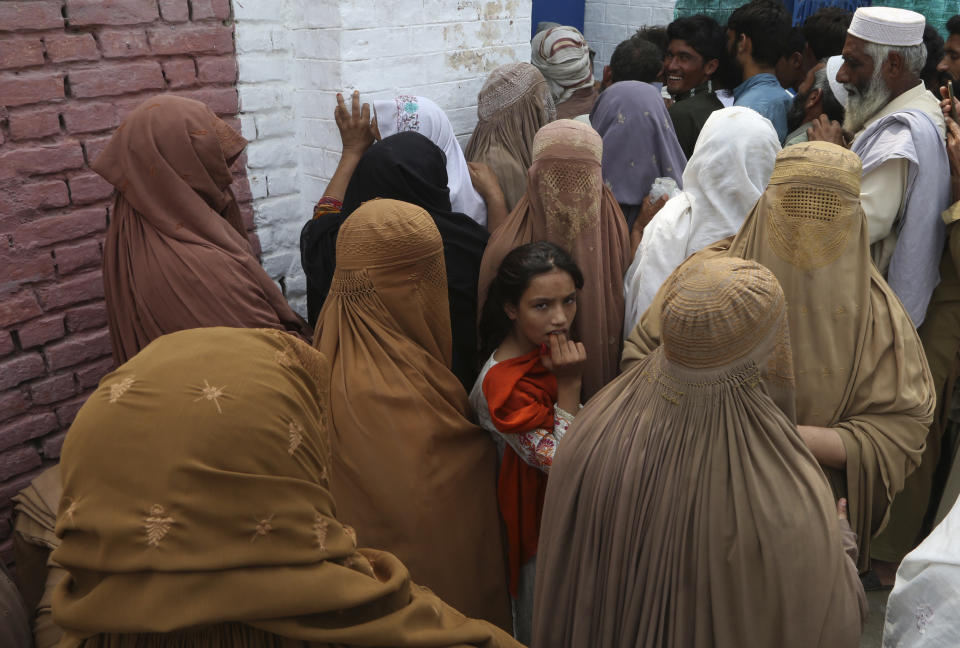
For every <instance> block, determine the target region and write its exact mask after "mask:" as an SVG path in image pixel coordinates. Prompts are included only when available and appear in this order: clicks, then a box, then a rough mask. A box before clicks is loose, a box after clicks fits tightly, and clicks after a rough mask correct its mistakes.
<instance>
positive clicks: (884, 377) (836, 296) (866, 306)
mask: <svg viewBox="0 0 960 648" xmlns="http://www.w3.org/2000/svg"><path fill="white" fill-rule="evenodd" d="M859 195H860V160H859V158H857V156H856V155H855V154H853V153H851V152H849V151H847V150H845V149H843V148H840V147H839V146H836V145H833V144H827V143H824V142H809V143H803V144H796V145H794V146H790V147H788V148H786V149H784V150H783V151H781V152H780V154H779V155H778V156H777V162H776V164H775V166H774V169H773V176H772V177H771V179H770V184H769V186H768V187H767V189H766V191H765V192H764V194H763V195H762V196H761V197H760V200H759V201H758V202H757V205H756V206H755V207H754V208H753V210H752V211H751V212H750V214H749V215H748V216H747V218H746V220H745V221H744V224H743V226H742V227H741V228H740V232H739V233H738V234H737V235H736V236H735V237H734V238H732V239H724V240H723V241H721V242H719V243H717V244H715V245H713V246H712V247H709V248H706V249H704V250H702V251H700V252H698V253H696V254H694V255H693V256H692V257H690V259H688V260H687V262H686V263H693V262H695V261H697V260H703V259H704V258H709V257H712V256H718V255H721V256H723V255H730V256H738V257H741V258H744V259H753V260H755V261H758V262H760V263H762V264H763V265H764V266H766V267H767V268H769V269H770V270H771V271H773V273H774V274H775V275H776V276H777V279H778V280H779V281H780V285H781V286H783V291H784V293H785V294H786V296H787V304H788V305H789V319H790V339H791V346H792V348H793V360H794V367H795V370H796V382H797V423H798V424H799V425H816V426H821V427H832V428H834V429H835V430H836V431H837V433H838V434H839V435H840V438H841V439H842V441H843V446H844V448H845V449H846V454H847V465H846V470H834V469H830V468H825V469H824V471H825V472H826V473H827V477H828V478H829V480H830V482H831V484H832V485H833V488H834V492H835V494H836V495H837V496H845V497H847V498H848V499H849V502H850V524H851V526H852V527H853V530H854V531H855V532H856V533H857V537H858V541H859V543H860V558H859V567H860V569H861V571H862V570H865V569H866V568H867V566H868V564H869V555H870V551H869V544H870V539H871V537H872V536H873V535H875V534H876V533H877V532H878V531H879V530H880V529H882V528H883V525H884V524H886V519H887V514H888V510H889V507H890V502H891V501H892V500H893V497H894V495H896V494H897V493H898V492H900V490H901V489H902V488H903V483H904V480H905V479H906V477H907V475H908V474H910V472H911V471H913V470H914V469H915V468H916V466H917V465H918V464H919V461H920V454H921V452H922V451H923V444H924V439H925V438H926V434H927V428H928V426H929V425H930V421H931V420H932V418H933V409H934V400H935V399H934V391H933V382H932V380H931V377H930V370H929V368H928V367H927V361H926V359H925V358H924V355H923V349H922V348H921V345H920V339H919V337H918V336H917V332H916V330H915V329H914V328H913V324H912V323H911V321H910V317H909V315H907V312H906V311H905V310H904V308H903V305H902V304H901V303H900V301H899V300H898V299H897V297H896V296H895V295H894V294H893V292H892V291H891V290H890V287H889V286H888V285H887V283H886V282H885V281H884V280H883V278H882V277H881V276H880V274H879V273H878V272H877V270H876V268H875V267H874V265H873V263H872V262H871V260H870V249H869V240H868V237H867V224H866V220H865V218H864V215H863V210H862V209H861V207H860V203H859ZM663 297H664V294H663V290H662V289H661V291H660V292H658V293H657V296H656V298H655V299H654V302H653V304H652V305H651V306H650V308H649V309H648V310H647V312H646V313H645V314H644V316H643V317H642V318H641V319H640V323H639V324H638V325H637V327H636V328H635V329H634V330H633V332H632V333H631V334H630V337H629V338H628V339H627V341H626V343H625V345H624V352H623V368H624V369H626V368H627V367H630V366H632V365H633V364H634V363H635V362H637V361H638V360H640V359H641V358H643V357H645V356H646V355H648V354H649V353H650V352H651V351H653V350H654V349H655V348H656V347H657V346H658V345H659V344H660V324H659V318H660V311H661V308H662V304H663Z"/></svg>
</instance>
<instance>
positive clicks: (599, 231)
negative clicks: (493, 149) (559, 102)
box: [479, 119, 633, 399]
mask: <svg viewBox="0 0 960 648" xmlns="http://www.w3.org/2000/svg"><path fill="white" fill-rule="evenodd" d="M602 153H603V140H602V139H600V135H598V134H597V132H596V131H595V130H593V129H592V128H590V127H589V126H587V125H586V124H582V123H580V122H576V121H573V120H571V119H560V120H557V121H555V122H552V123H550V124H547V125H546V126H544V127H543V128H541V129H540V132H538V133H537V136H536V137H535V138H534V140H533V164H532V165H531V166H530V171H529V173H528V174H527V193H526V194H524V196H523V198H522V199H521V200H520V202H519V203H517V206H516V208H515V209H514V210H513V211H512V212H510V215H509V216H508V217H507V220H506V221H505V222H504V223H503V225H501V226H500V227H498V228H497V230H496V231H495V232H494V233H493V234H492V235H491V236H490V241H489V242H488V243H487V249H486V250H485V251H484V253H483V261H482V262H481V263H480V285H479V298H480V304H481V310H482V305H483V303H484V301H485V300H486V297H487V290H488V289H489V287H490V282H491V281H493V278H494V277H495V276H496V275H497V271H498V270H499V268H500V263H501V262H502V261H503V258H504V257H505V256H507V254H508V253H509V252H510V251H511V250H513V249H514V248H517V247H520V246H521V245H524V244H526V243H533V242H534V241H550V242H551V243H555V244H557V245H559V246H560V247H562V248H564V249H565V250H567V251H568V252H570V254H571V255H572V256H573V260H574V261H576V262H577V265H578V266H579V267H580V270H581V271H582V272H583V278H584V283H583V290H581V291H580V293H579V294H578V295H577V318H576V319H575V320H574V322H573V326H572V327H571V333H572V336H573V337H574V339H577V340H580V341H581V342H583V344H584V346H585V347H586V348H587V365H586V369H585V370H584V372H583V398H584V399H587V398H589V397H590V396H592V395H593V394H595V393H596V392H597V391H598V390H599V389H600V388H601V387H603V386H604V385H605V384H607V383H608V382H610V381H611V380H612V379H613V378H614V376H616V375H617V366H618V364H619V362H620V348H621V342H620V340H621V339H622V338H623V335H622V332H623V275H624V274H625V273H626V271H627V268H628V267H629V266H630V262H631V261H632V259H633V255H632V251H631V249H630V236H629V233H628V232H627V225H626V221H625V220H624V218H623V214H622V213H621V211H620V206H619V205H618V204H617V199H616V198H614V196H613V193H612V192H611V191H610V189H609V188H608V187H607V186H606V185H604V184H603V176H602V172H601V168H600V160H601V157H602Z"/></svg>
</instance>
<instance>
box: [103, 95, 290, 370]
mask: <svg viewBox="0 0 960 648" xmlns="http://www.w3.org/2000/svg"><path fill="white" fill-rule="evenodd" d="M246 144H247V142H246V140H244V139H243V138H242V137H240V135H239V134H238V133H237V132H236V131H234V130H233V129H232V128H230V127H229V126H227V125H226V124H225V123H223V121H221V120H220V119H219V118H217V116H216V115H214V114H213V112H212V111H211V110H210V109H209V108H207V107H206V106H204V105H203V104H202V103H200V102H198V101H192V100H190V99H184V98H183V97H175V96H171V95H160V96H157V97H154V98H152V99H149V100H148V101H146V102H145V103H144V104H143V105H141V106H140V107H139V108H137V109H136V110H134V111H133V112H131V113H130V115H129V116H128V117H127V119H126V121H124V123H123V124H121V125H120V127H119V128H118V129H117V131H116V132H115V133H114V134H113V137H111V138H110V142H109V143H108V144H107V146H106V148H105V149H104V150H103V153H101V154H100V155H99V156H98V157H97V159H96V161H95V162H94V163H93V165H92V167H93V170H94V171H96V172H97V173H99V174H100V175H102V176H103V177H104V178H105V179H106V180H107V181H108V182H109V183H110V184H112V185H113V186H114V187H116V188H117V193H116V198H115V199H114V204H113V211H112V215H111V220H110V228H109V229H108V230H107V238H106V241H105V243H104V249H103V280H104V290H105V292H106V299H107V315H108V318H109V323H110V336H111V339H112V341H113V355H114V360H116V361H117V363H121V362H125V361H126V360H128V359H129V358H131V357H132V356H133V355H135V354H136V353H137V352H138V351H139V350H140V349H142V348H143V347H144V346H146V345H147V344H149V343H150V341H151V340H153V339H154V338H157V337H159V336H161V335H164V334H166V333H172V332H174V331H179V330H183V329H188V328H196V327H202V326H237V327H265V328H276V329H280V330H284V329H285V330H288V331H292V332H296V333H298V334H302V335H304V336H307V335H308V333H309V331H308V330H307V329H305V328H304V326H305V325H304V323H303V320H302V319H301V318H300V317H299V316H298V315H297V314H296V313H294V312H293V310H292V309H291V308H290V306H289V305H288V304H287V302H286V300H285V299H284V297H283V295H282V294H281V293H280V290H279V289H278V288H277V286H276V284H274V283H273V281H272V280H271V279H270V277H269V276H267V273H266V272H264V270H263V268H262V267H260V264H259V262H258V261H257V259H256V258H255V257H254V256H253V254H252V253H251V251H250V244H249V242H248V241H247V236H246V233H245V231H244V227H243V221H242V220H241V217H240V211H239V209H238V208H237V204H236V201H235V200H234V197H233V194H232V193H231V192H230V188H229V187H230V182H231V181H232V176H231V174H230V165H231V164H232V163H233V161H234V160H235V159H236V158H237V157H238V156H239V155H240V153H241V152H242V151H243V148H244V147H245V146H246Z"/></svg>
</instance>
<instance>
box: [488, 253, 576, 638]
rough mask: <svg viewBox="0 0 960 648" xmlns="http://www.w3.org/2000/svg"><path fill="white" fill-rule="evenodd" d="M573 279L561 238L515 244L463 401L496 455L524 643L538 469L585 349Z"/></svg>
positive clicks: (546, 468) (568, 412)
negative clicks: (575, 327)
mask: <svg viewBox="0 0 960 648" xmlns="http://www.w3.org/2000/svg"><path fill="white" fill-rule="evenodd" d="M582 287H583V274H582V273H581V272H580V268H578V267H577V264H576V263H575V262H574V261H573V259H572V258H571V257H570V255H569V254H568V253H567V252H566V251H564V250H563V249H562V248H560V247H558V246H557V245H554V244H553V243H548V242H546V241H539V242H536V243H529V244H527V245H522V246H520V247H518V248H516V249H514V250H513V251H511V252H510V253H509V254H507V256H506V257H504V260H503V262H502V263H501V264H500V269H499V270H498V272H497V275H496V277H495V278H494V280H493V282H492V283H491V284H490V290H489V292H488V294H487V300H486V302H485V303H484V305H483V311H482V315H481V319H480V337H481V342H482V352H483V354H484V356H487V357H488V359H487V361H486V363H485V364H484V366H483V369H482V370H481V372H480V377H479V378H478V379H477V382H476V384H475V385H474V386H473V390H472V391H471V393H470V403H471V404H472V405H473V407H474V409H475V410H476V412H477V416H478V418H479V422H480V424H481V425H482V426H483V427H484V429H486V430H488V431H489V432H490V433H491V434H492V435H493V438H494V440H495V441H496V443H497V446H498V448H499V452H500V456H501V465H500V475H499V482H498V484H497V499H498V500H499V504H500V514H501V516H502V517H503V520H504V523H505V525H506V528H507V542H508V547H509V562H510V594H511V596H512V597H513V603H514V606H513V607H514V634H515V636H516V637H517V638H518V639H519V640H520V641H522V642H524V643H529V641H530V624H531V620H532V615H533V576H534V572H535V562H534V557H535V555H536V551H537V536H538V535H539V531H540V513H541V511H542V509H543V495H544V492H545V491H546V486H547V473H549V472H550V466H551V464H552V463H553V456H554V453H555V452H556V449H557V445H558V444H559V443H560V441H561V439H562V438H563V435H564V433H565V432H566V430H567V428H568V427H569V426H570V424H571V423H572V422H573V417H574V414H573V413H574V412H576V411H577V410H578V409H579V408H580V405H579V403H580V388H581V375H582V373H583V368H584V365H585V363H586V359H587V353H586V350H585V348H584V346H583V343H582V342H574V341H573V340H571V339H569V338H568V337H567V336H568V332H569V330H570V326H571V324H572V323H573V318H574V317H575V316H576V314H577V291H578V290H579V289H581V288H582Z"/></svg>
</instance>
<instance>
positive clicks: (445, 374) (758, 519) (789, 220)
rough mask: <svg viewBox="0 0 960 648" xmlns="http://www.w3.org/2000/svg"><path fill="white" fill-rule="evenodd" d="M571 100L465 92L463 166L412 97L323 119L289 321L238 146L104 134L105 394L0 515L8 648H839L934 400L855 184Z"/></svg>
mask: <svg viewBox="0 0 960 648" xmlns="http://www.w3.org/2000/svg"><path fill="white" fill-rule="evenodd" d="M535 45H536V41H535ZM590 90H591V92H593V90H592V88H591V89H590ZM575 94H576V93H567V90H564V89H563V88H562V87H561V88H560V90H559V91H558V90H557V88H554V87H552V86H551V85H550V84H548V83H547V80H546V79H545V78H544V76H543V74H541V72H540V71H539V70H538V69H537V67H535V66H533V65H531V64H528V63H514V64H509V65H505V66H502V67H500V68H498V69H496V70H494V71H493V72H492V74H491V75H490V77H489V79H488V80H487V83H486V84H485V85H484V87H483V89H482V91H481V92H480V95H479V106H478V117H479V123H478V125H477V127H476V130H475V131H474V133H473V135H472V137H471V138H470V141H469V144H468V145H467V147H466V152H465V153H464V152H463V151H462V150H461V147H460V145H459V143H458V141H457V139H456V137H455V136H454V131H453V128H452V126H451V124H450V122H449V120H448V119H447V117H446V116H445V115H444V113H443V111H442V110H441V109H440V108H439V107H438V106H437V105H436V104H435V103H433V102H432V101H430V100H429V99H428V98H425V97H414V96H399V97H396V98H395V99H393V100H389V101H376V102H373V106H372V109H371V106H370V105H369V104H365V103H362V102H361V99H360V96H359V94H358V93H356V92H355V93H353V94H352V96H349V97H347V98H346V99H344V98H343V97H342V96H339V95H338V105H337V107H336V109H335V111H334V116H335V119H336V122H337V125H338V127H339V129H340V134H341V137H342V143H343V153H342V157H341V159H340V162H339V165H338V167H337V169H336V173H335V174H334V176H333V178H332V179H331V181H330V183H329V186H328V188H327V190H326V192H325V195H324V197H323V199H322V200H320V201H319V203H318V204H317V206H316V208H315V211H314V213H313V215H312V218H311V219H309V221H308V222H307V223H306V224H305V226H304V228H303V232H302V238H301V250H300V252H301V258H302V262H303V268H304V270H305V272H306V275H307V280H308V293H309V294H308V297H309V302H308V321H304V320H303V319H302V318H301V317H300V316H299V315H297V314H296V313H295V312H294V311H293V310H291V308H290V307H289V306H288V305H287V302H286V300H285V299H284V296H283V294H282V293H281V291H280V289H279V288H278V287H277V285H276V284H275V283H274V282H273V281H271V280H270V278H269V277H268V276H267V274H266V273H265V272H264V270H263V269H262V268H261V267H260V265H259V263H258V261H257V259H256V257H255V256H254V254H253V253H252V252H251V247H250V245H249V242H248V241H247V238H246V234H245V230H244V226H243V223H242V220H241V218H240V215H239V210H238V209H237V206H236V201H235V200H234V197H233V195H232V193H231V192H230V189H229V186H230V184H231V181H232V177H231V173H230V167H231V164H232V162H233V161H234V160H235V159H236V158H237V156H239V154H240V153H241V151H242V150H243V148H244V145H245V142H244V140H243V138H242V137H241V136H240V135H239V134H237V133H236V132H234V131H233V130H232V129H231V128H230V127H228V126H227V125H226V124H225V123H224V122H222V121H221V120H220V119H218V118H217V117H216V116H215V115H214V114H213V113H212V112H211V111H210V110H209V109H208V108H206V107H205V106H204V105H202V104H200V103H197V102H195V101H191V100H188V99H183V98H177V97H172V96H159V97H156V98H153V99H150V100H148V101H147V102H145V103H144V104H143V105H142V106H140V107H139V108H137V109H136V110H134V111H133V112H132V113H131V114H130V115H129V116H128V117H127V119H126V121H125V122H124V124H123V125H122V126H121V127H120V128H119V129H118V130H117V132H116V133H115V135H114V136H113V138H112V139H111V141H110V143H109V144H108V145H107V147H106V149H105V150H104V152H103V153H102V154H101V155H100V156H99V157H98V158H97V160H96V162H95V165H94V168H95V170H96V171H97V172H98V173H100V174H101V175H103V176H104V177H105V178H107V179H108V180H109V181H110V182H111V183H112V184H113V185H114V186H115V187H116V189H117V192H116V197H115V203H114V208H113V211H112V218H111V222H110V229H109V232H108V236H107V241H106V244H105V252H104V282H105V287H106V295H107V305H108V310H109V324H110V331H111V336H112V341H113V348H114V355H115V360H116V363H117V365H118V367H117V369H116V370H115V371H114V372H112V373H111V374H109V375H108V376H106V377H105V378H104V379H103V380H102V381H101V383H100V385H99V387H98V389H97V390H96V391H95V392H94V393H93V394H92V395H91V396H90V398H89V399H88V401H87V402H86V404H85V405H84V406H83V408H82V409H81V410H80V412H79V414H78V415H77V418H76V420H75V422H74V424H73V426H72V427H71V429H70V431H69V433H68V434H67V437H66V441H65V443H64V447H63V452H62V461H61V464H60V465H59V466H58V467H56V468H53V469H51V470H50V471H48V472H47V473H44V474H43V475H42V476H41V477H39V478H38V479H37V480H36V481H35V482H34V483H33V484H31V485H30V487H28V488H27V489H25V490H24V491H23V492H22V493H21V494H19V495H18V496H17V497H16V506H17V511H18V518H17V525H16V535H15V542H16V550H17V573H16V577H17V581H18V583H17V584H18V585H19V589H20V594H21V595H22V597H23V599H24V601H25V605H26V609H29V610H31V611H32V613H31V615H30V625H29V627H27V626H17V625H16V623H17V620H16V617H15V615H14V614H12V610H13V603H9V602H7V603H0V604H2V605H3V606H5V608H6V610H7V612H8V614H7V615H6V616H5V617H4V618H3V619H2V620H0V624H3V623H6V624H7V625H8V626H9V628H10V630H9V632H11V633H16V632H20V633H21V634H19V635H14V634H11V635H10V636H11V637H13V636H17V637H20V638H19V639H17V641H21V642H23V644H22V645H29V642H30V641H32V640H33V636H35V638H36V641H37V645H38V646H51V645H56V644H57V642H59V645H60V646H65V647H66V646H70V647H74V646H87V647H96V646H104V647H108V646H109V647H111V648H126V647H141V646H142V647H147V646H201V645H202V646H251V647H252V646H294V645H296V646H305V645H310V646H326V645H331V646H332V645H337V646H340V645H347V646H462V645H475V646H491V647H492V646H517V645H519V643H524V644H532V645H534V646H541V647H548V646H549V647H553V646H577V647H582V646H634V645H636V646H671V647H681V646H684V647H687V646H698V647H700V646H702V647H708V646H720V647H728V646H729V647H733V646H781V647H783V646H787V647H789V646H796V647H798V648H799V647H804V648H809V647H812V646H823V647H828V646H829V647H831V648H836V647H840V648H844V647H851V648H852V647H855V646H858V645H859V640H860V634H861V627H862V623H863V620H864V619H865V617H866V615H867V607H866V599H865V596H864V590H863V586H862V584H861V580H860V578H859V576H858V574H859V573H860V572H863V571H864V570H865V569H866V568H867V566H868V564H867V563H868V560H869V553H868V551H867V549H868V546H869V541H870V538H871V537H872V536H873V535H874V534H875V533H876V532H877V530H878V527H879V526H881V525H882V522H881V521H882V520H883V519H884V517H885V515H886V511H887V509H888V508H889V505H890V502H891V499H892V498H893V496H894V495H895V494H896V493H897V492H898V491H899V490H900V489H901V488H902V486H903V482H904V480H905V478H906V476H907V474H908V473H909V472H910V470H912V468H913V467H914V466H915V465H916V464H917V462H918V461H919V457H920V454H921V452H922V450H923V442H924V438H925V434H926V430H927V427H928V426H929V424H930V422H931V419H932V416H933V411H934V401H935V397H934V391H933V388H932V386H931V378H930V372H929V369H928V367H927V363H926V360H925V359H924V355H923V349H922V347H921V343H920V340H919V338H918V336H917V332H916V329H915V328H914V327H913V324H912V323H911V320H910V317H909V315H908V314H907V313H906V311H905V310H904V307H903V306H902V305H901V303H900V301H899V300H898V299H897V297H896V296H895V295H894V294H893V293H892V291H891V290H890V288H889V287H888V285H887V283H886V282H885V281H884V279H883V278H882V277H881V276H880V275H879V273H878V272H877V270H876V268H875V267H874V266H873V263H872V261H871V257H870V250H869V239H868V235H867V230H866V223H865V219H864V215H863V211H862V209H861V207H860V202H859V194H860V178H861V163H860V160H859V158H858V157H857V155H856V154H854V153H852V152H850V151H848V150H846V149H844V148H842V147H840V146H837V145H834V144H828V143H823V142H810V143H801V144H797V145H794V146H790V147H788V148H786V149H783V150H781V146H780V141H779V138H778V135H777V132H776V130H775V129H774V127H773V126H772V124H771V122H770V121H768V120H767V119H765V118H764V117H762V116H760V115H759V114H758V113H756V112H754V111H753V110H751V109H749V108H742V107H733V108H726V109H722V110H717V111H716V112H714V113H713V114H712V115H711V116H710V118H709V120H707V122H706V124H705V125H704V127H703V130H702V132H701V134H700V136H699V138H698V139H697V142H696V146H695V148H694V150H693V154H692V156H691V157H690V159H689V160H687V159H686V156H685V155H684V153H683V151H682V149H681V148H680V145H679V143H678V140H677V137H676V134H675V132H674V130H673V126H672V124H671V120H670V118H669V116H668V115H667V111H666V108H665V105H664V102H663V100H662V98H661V95H660V93H659V92H658V91H657V90H656V89H655V88H653V87H652V86H650V85H648V84H646V83H642V82H639V81H622V82H618V83H614V84H613V85H611V86H609V87H608V88H606V89H605V90H604V91H603V93H602V94H601V95H600V98H599V100H598V101H597V102H596V104H595V105H594V107H593V109H592V112H591V114H590V119H589V122H590V124H592V125H588V124H587V123H584V120H572V119H556V117H557V109H558V106H557V104H558V103H562V101H563V100H570V99H571V98H573V99H575V100H576V101H581V100H582V99H583V97H581V96H577V97H574V96H573V95H575ZM584 96H586V95H584ZM567 110H568V112H569V110H570V107H569V106H567ZM574 113H575V114H576V113H577V111H576V110H575V111H574ZM951 124H952V122H951ZM951 128H952V129H954V130H953V131H952V132H954V133H960V129H957V127H956V125H955V124H953V125H952V126H951ZM952 143H953V145H956V146H960V141H958V140H957V139H956V138H955V139H954V140H952ZM662 178H671V179H673V180H674V181H675V182H676V183H677V185H679V186H680V187H681V188H682V191H678V192H676V194H675V195H674V196H673V197H672V198H670V200H669V201H666V204H665V205H664V206H663V207H662V209H660V210H659V211H655V210H652V209H651V208H650V201H649V200H646V198H647V196H648V194H649V193H650V188H651V186H652V185H653V184H654V183H655V182H656V181H657V180H658V179H662ZM621 205H623V206H624V207H623V208H622V207H621ZM631 206H633V207H638V206H642V208H638V209H631V208H630V207H631ZM625 210H626V211H627V212H628V214H627V215H625V214H624V211H625ZM631 212H632V213H631ZM654 212H655V213H654ZM824 428H832V429H833V430H835V431H836V432H837V433H838V435H839V438H840V439H841V443H840V444H836V443H833V442H832V439H833V438H834V437H832V436H831V437H827V436H824V435H822V434H820V433H819V431H822V430H823V429H824ZM366 547H370V548H366ZM8 589H9V588H8ZM0 590H3V588H2V587H0ZM7 594H8V595H9V596H14V594H11V593H10V592H7ZM10 600H12V599H10ZM34 611H35V612H34ZM11 645H17V644H11Z"/></svg>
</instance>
